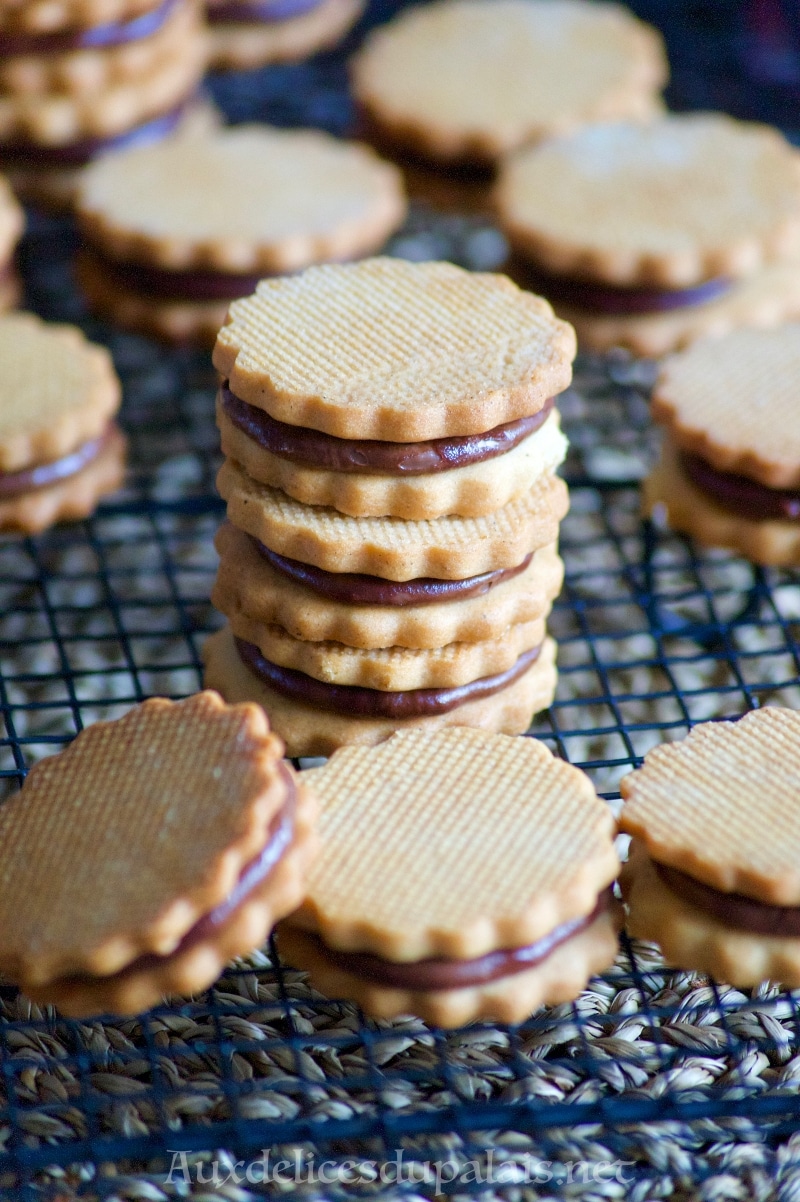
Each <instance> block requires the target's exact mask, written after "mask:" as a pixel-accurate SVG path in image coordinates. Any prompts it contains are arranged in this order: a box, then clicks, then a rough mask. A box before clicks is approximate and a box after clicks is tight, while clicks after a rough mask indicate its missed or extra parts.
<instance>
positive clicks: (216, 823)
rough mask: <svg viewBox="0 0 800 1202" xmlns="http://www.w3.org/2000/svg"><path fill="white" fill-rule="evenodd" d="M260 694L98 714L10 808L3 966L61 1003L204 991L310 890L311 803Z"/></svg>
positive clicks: (2, 849) (1, 876) (200, 697)
mask: <svg viewBox="0 0 800 1202" xmlns="http://www.w3.org/2000/svg"><path fill="white" fill-rule="evenodd" d="M282 754H283V744H282V743H281V741H280V739H278V738H277V737H276V736H275V735H274V734H272V733H271V732H270V729H269V723H268V721H267V719H266V716H265V714H264V712H263V710H261V709H259V707H258V706H255V705H239V706H228V705H225V704H224V703H223V701H222V700H221V698H220V697H219V696H218V695H217V694H216V693H213V692H210V691H207V692H204V693H200V694H196V695H195V696H193V697H189V698H188V699H186V700H185V701H179V702H172V701H167V700H166V699H164V698H155V699H153V700H150V701H146V702H144V704H142V705H139V706H137V707H135V708H134V709H132V710H131V711H130V712H129V713H128V714H126V715H125V716H124V717H123V718H121V719H118V720H117V721H114V722H99V723H97V724H95V725H94V726H91V727H89V728H88V729H87V730H85V731H83V732H82V733H81V734H80V735H78V737H77V739H75V741H74V742H73V743H72V744H71V745H70V746H69V747H68V748H67V749H66V750H65V751H63V752H61V753H60V754H59V755H56V756H52V757H50V758H49V759H45V760H42V761H41V762H40V763H38V764H37V765H35V767H34V768H32V769H31V771H30V773H29V775H28V777H27V780H26V781H25V783H24V785H23V787H22V790H21V791H20V792H19V793H18V794H17V795H16V796H14V797H13V798H11V799H10V800H9V801H8V802H6V803H5V804H4V805H3V806H2V808H0V971H2V972H3V974H4V975H5V976H6V977H8V978H10V979H11V980H12V981H14V982H15V983H16V984H18V985H19V986H20V988H21V989H22V990H23V991H24V992H25V993H26V994H27V995H28V996H29V997H30V998H31V999H32V1000H33V1001H35V1002H39V1003H42V1004H44V1003H52V1004H54V1005H55V1006H57V1007H58V1008H59V1009H60V1010H61V1011H62V1012H64V1013H65V1014H70V1015H75V1016H88V1015H91V1014H97V1013H100V1012H101V1011H113V1012H115V1013H119V1014H132V1013H137V1012H139V1011H141V1010H144V1009H146V1008H147V1007H149V1006H152V1005H154V1004H155V1003H156V1002H157V1001H159V999H160V998H161V997H162V996H163V995H165V994H172V993H192V992H196V991H198V990H201V989H205V988H206V987H207V986H208V985H210V984H211V982H212V981H213V980H215V979H216V977H217V976H218V975H219V973H220V972H221V970H222V968H223V966H224V965H225V964H226V963H227V962H228V961H229V960H231V959H232V958H234V957H235V956H238V955H243V954H245V953H246V952H249V951H251V950H252V949H253V948H254V947H257V946H258V945H259V944H260V943H261V942H262V941H263V940H264V938H265V937H266V935H267V933H268V931H269V929H270V927H271V926H272V924H273V922H274V921H275V919H277V918H279V917H281V916H283V915H284V914H286V913H288V912H289V911H290V910H292V909H293V908H294V907H295V906H296V905H297V904H298V903H299V901H300V900H301V898H302V896H303V889H304V876H305V871H306V867H307V863H308V861H309V859H310V857H311V855H312V854H313V851H314V847H315V843H314V835H313V829H312V828H313V823H314V819H315V812H316V811H315V804H314V802H313V800H312V799H311V797H310V795H309V793H308V790H307V789H306V787H305V785H304V784H303V783H302V782H300V781H299V780H298V779H297V778H296V776H295V774H294V773H293V771H292V770H291V768H290V767H289V766H288V765H286V764H285V763H283V761H282V759H281V756H282Z"/></svg>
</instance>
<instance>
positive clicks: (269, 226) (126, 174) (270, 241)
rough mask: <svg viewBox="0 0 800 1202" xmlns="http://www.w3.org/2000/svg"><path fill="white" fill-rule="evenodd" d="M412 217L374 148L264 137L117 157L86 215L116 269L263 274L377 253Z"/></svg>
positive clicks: (100, 169) (312, 136)
mask: <svg viewBox="0 0 800 1202" xmlns="http://www.w3.org/2000/svg"><path fill="white" fill-rule="evenodd" d="M404 212H405V203H404V200H403V195H402V183H401V179H400V173H399V171H398V170H397V169H396V168H395V167H392V166H390V165H389V164H388V163H383V162H381V161H380V160H379V159H378V157H377V156H376V155H375V154H374V153H373V152H372V151H371V150H369V149H368V148H367V147H364V146H359V145H356V144H347V143H343V142H341V141H340V140H339V139H336V138H332V137H330V136H329V135H327V134H324V133H320V132H317V131H316V130H302V131H299V132H298V131H289V130H278V129H269V128H268V127H266V126H263V125H244V126H238V127H236V128H233V129H220V130H218V131H210V132H209V133H208V134H206V135H205V136H200V135H198V136H196V137H193V138H191V139H175V138H172V139H166V140H165V141H163V142H160V143H157V144H156V145H152V146H144V147H140V148H137V149H134V150H131V151H128V152H123V153H121V154H115V155H112V156H109V157H107V158H105V159H103V160H102V161H99V162H97V163H95V164H94V165H93V166H92V167H90V168H89V170H88V171H87V172H86V173H85V175H84V177H83V187H82V189H81V196H80V200H79V205H78V214H79V220H80V222H81V226H82V229H83V231H84V234H85V235H86V237H87V238H88V239H89V240H90V241H92V242H94V243H95V244H96V245H98V246H100V247H102V248H103V250H104V251H105V252H106V253H108V254H110V255H112V256H113V257H114V258H117V259H122V260H125V259H133V260H144V261H147V262H153V263H157V264H159V265H160V266H164V267H168V268H173V269H185V268H189V267H205V268H211V269H216V270H219V271H229V272H241V273H247V272H252V273H254V274H257V273H258V272H261V271H263V272H264V273H265V274H266V273H269V272H275V273H278V272H284V271H293V270H296V269H297V268H299V267H306V266H307V265H308V264H309V263H312V262H315V261H317V260H322V259H329V258H330V259H336V258H349V257H351V256H356V255H360V254H363V253H365V252H366V251H367V250H373V249H375V248H376V247H378V246H380V245H381V243H382V242H383V241H384V239H385V238H386V237H388V235H389V234H390V233H391V232H392V230H394V229H395V228H396V227H397V226H398V225H399V224H400V223H401V222H402V220H403V215H404Z"/></svg>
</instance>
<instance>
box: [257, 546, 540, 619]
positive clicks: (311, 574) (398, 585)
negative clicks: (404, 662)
mask: <svg viewBox="0 0 800 1202" xmlns="http://www.w3.org/2000/svg"><path fill="white" fill-rule="evenodd" d="M253 542H254V543H255V545H256V548H257V549H258V552H259V554H260V555H262V556H263V557H264V559H266V561H267V563H268V564H270V565H271V566H272V567H273V568H274V569H275V570H276V572H280V573H281V574H282V575H283V576H286V577H288V579H289V580H293V581H294V582H295V583H296V584H301V585H303V586H305V587H306V588H309V589H311V590H312V591H313V592H315V593H318V594H319V595H320V596H321V597H325V598H326V599H327V600H329V601H342V602H344V604H345V605H398V606H406V605H433V604H435V602H437V601H463V600H465V599H466V598H468V597H481V596H483V595H484V594H485V593H488V592H489V590H490V589H492V588H494V587H495V585H498V584H502V582H503V581H504V580H511V578H512V577H514V576H519V575H520V574H521V573H522V572H524V571H525V569H526V568H527V566H528V564H529V563H530V562H531V560H532V559H533V552H531V553H530V555H526V557H525V558H524V559H523V561H522V563H520V564H518V565H517V566H516V567H515V568H498V569H497V571H494V572H484V573H483V574H482V575H480V576H470V577H468V578H467V579H466V580H435V579H433V578H432V577H429V576H418V577H417V578H416V579H415V580H384V579H383V578H382V577H381V576H365V575H360V574H359V573H357V572H326V571H325V569H324V568H316V567H313V566H312V565H311V564H309V563H301V562H300V561H299V560H297V559H286V558H285V557H284V556H283V555H278V554H277V552H275V551H270V549H269V547H265V546H264V544H263V543H260V542H259V541H258V539H256V538H254V539H253Z"/></svg>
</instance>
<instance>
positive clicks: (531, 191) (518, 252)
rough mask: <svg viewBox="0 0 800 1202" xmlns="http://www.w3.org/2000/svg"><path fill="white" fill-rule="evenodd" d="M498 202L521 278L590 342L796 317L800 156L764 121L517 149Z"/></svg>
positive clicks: (698, 120)
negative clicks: (544, 297)
mask: <svg viewBox="0 0 800 1202" xmlns="http://www.w3.org/2000/svg"><path fill="white" fill-rule="evenodd" d="M712 197H713V199H711V198H712ZM496 203H497V208H498V213H499V218H500V223H501V226H502V228H503V230H504V232H505V233H506V235H507V236H508V238H509V240H510V242H511V245H512V247H513V250H514V252H515V256H516V258H515V262H514V265H513V274H514V275H515V276H516V277H517V278H518V279H519V280H520V282H523V283H524V284H525V285H526V286H527V287H530V288H531V289H532V290H533V291H535V292H537V293H540V294H541V295H543V296H546V297H547V299H548V300H550V301H551V302H552V304H553V305H554V306H555V308H556V310H557V311H558V312H559V314H560V315H562V316H563V317H565V318H566V319H567V320H569V321H572V322H574V323H575V325H576V328H577V330H578V335H579V338H580V339H581V340H582V342H583V344H584V345H585V346H586V347H587V348H591V349H594V350H607V349H608V348H609V347H610V346H614V345H620V346H624V347H627V348H628V349H629V350H631V351H633V352H634V353H635V354H642V355H659V354H663V353H664V352H666V351H669V350H674V349H675V348H676V347H679V346H681V345H684V344H686V343H688V342H690V341H692V339H693V338H696V337H698V336H699V335H701V334H703V333H715V334H719V333H726V332H727V331H728V330H731V329H733V328H736V327H738V326H743V325H764V324H768V323H770V322H775V321H780V320H785V319H786V318H787V317H789V316H793V315H795V314H796V313H797V312H798V304H799V303H800V295H799V293H798V286H797V281H796V275H797V269H796V261H797V256H798V251H800V155H798V153H797V151H796V150H795V149H794V148H793V147H792V146H790V145H789V143H788V142H786V141H785V140H784V139H783V138H782V137H781V136H780V134H778V132H777V131H776V130H773V129H769V128H768V127H766V126H763V125H756V124H752V123H746V122H739V121H735V120H733V119H732V118H730V117H725V116H722V115H719V114H708V113H695V114H688V115H687V114H670V115H669V116H665V117H662V118H661V119H660V120H655V121H653V122H651V123H649V124H643V125H640V124H634V123H632V122H625V123H623V122H615V123H607V124H600V125H594V126H588V127H586V128H584V129H582V130H578V131H576V132H575V133H573V134H570V135H568V136H565V137H562V138H557V139H553V140H551V141H550V142H548V143H545V144H544V145H540V146H535V147H533V148H531V149H526V150H522V151H520V152H519V153H518V154H515V155H512V156H510V157H509V158H508V159H507V160H506V161H505V162H504V164H503V166H502V170H501V173H500V178H499V181H498V185H497V191H496ZM781 269H783V270H781Z"/></svg>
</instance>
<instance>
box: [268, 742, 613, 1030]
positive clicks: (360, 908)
mask: <svg viewBox="0 0 800 1202" xmlns="http://www.w3.org/2000/svg"><path fill="white" fill-rule="evenodd" d="M310 783H311V785H312V787H313V788H314V790H315V792H316V794H317V795H318V797H319V800H320V805H321V815H320V817H321V823H320V837H321V853H320V856H319V858H318V860H317V862H316V865H315V866H314V868H312V871H311V875H310V877H309V884H308V893H307V896H306V899H305V901H304V902H303V904H302V906H301V907H300V909H299V910H298V911H297V913H295V914H293V915H292V916H291V917H290V918H289V919H288V920H286V922H284V923H282V924H281V926H280V928H279V932H278V939H279V945H280V950H281V953H282V954H283V955H285V956H286V957H287V958H288V959H289V961H290V962H291V963H293V964H295V965H297V966H299V967H304V968H308V969H309V971H310V973H311V979H312V983H314V984H316V985H317V986H318V987H319V988H321V989H323V990H326V991H330V992H331V993H332V994H333V996H344V997H350V998H352V999H353V1000H355V1001H358V1002H359V1003H360V1004H361V1005H362V1006H364V1007H365V1008H366V1009H367V1010H368V1012H369V1013H371V1014H374V1015H376V1016H378V1017H381V1018H388V1017H394V1016H395V1015H398V1014H403V1013H414V1014H417V1015H419V1016H420V1017H422V1018H424V1019H426V1020H427V1021H430V1022H435V1023H439V1024H442V1025H445V1026H455V1025H458V1024H460V1023H464V1022H469V1021H470V1020H471V1019H475V1018H479V1017H481V1018H490V1017H491V1018H500V1019H502V1020H504V1021H511V1022H514V1021H519V1020H520V1019H522V1018H524V1017H525V1016H526V1015H527V1014H528V1013H530V1011H531V1010H532V1009H535V1008H536V1007H537V1006H539V1005H541V1004H542V1003H544V1002H555V1001H565V1000H569V999H570V998H572V997H574V996H576V994H577V993H578V992H579V991H580V990H581V989H582V988H583V986H584V985H585V983H586V980H587V978H588V976H589V975H590V974H591V972H593V971H597V970H598V969H599V968H602V967H606V966H607V965H608V964H609V963H610V962H611V960H613V957H614V954H615V950H616V936H615V929H614V928H615V921H616V919H615V915H614V913H613V910H611V909H609V908H607V900H606V898H605V897H603V900H602V901H599V897H600V895H603V894H604V893H605V890H606V889H607V887H608V885H609V884H610V882H611V881H612V880H613V878H614V876H615V874H616V871H617V867H618V860H617V857H616V853H615V851H614V845H613V839H612V831H613V820H612V818H611V815H610V812H609V810H608V808H607V807H606V806H605V804H604V803H603V802H601V801H600V800H599V799H598V798H597V796H596V795H595V793H594V790H593V789H592V787H591V784H590V783H589V781H588V779H587V778H586V777H585V776H584V775H583V774H582V773H581V772H579V771H578V770H577V769H575V768H572V767H571V766H570V765H567V764H565V763H564V762H562V761H559V760H556V759H555V758H554V757H553V756H552V755H551V754H550V752H548V751H547V749H546V748H545V747H544V746H543V745H542V744H541V743H538V742H537V741H536V740H534V739H513V740H512V739H509V738H506V737H503V736H498V735H492V734H487V733H486V732H485V731H478V730H470V731H468V730H464V729H450V730H444V731H427V730H426V731H415V732H409V733H403V734H396V735H394V736H393V737H392V738H390V739H389V740H388V741H387V742H385V743H383V744H382V745H381V746H379V747H377V748H373V749H365V748H356V747H351V748H347V749H345V750H343V751H340V752H337V753H336V754H335V755H334V757H333V758H332V760H331V761H330V763H329V764H327V765H326V766H325V767H324V768H321V769H313V770H311V774H310ZM401 796H402V799H403V804H402V805H398V804H397V799H398V798H399V797H401ZM566 947H569V948H570V953H569V954H565V951H564V949H565V948H566ZM522 948H526V953H523V952H522V950H521V949H522ZM513 949H520V950H519V951H516V952H515V951H514V950H513Z"/></svg>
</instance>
